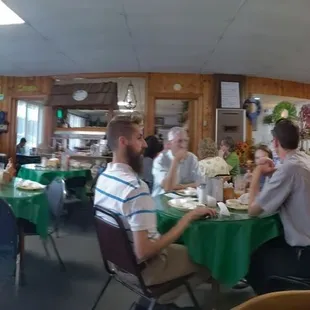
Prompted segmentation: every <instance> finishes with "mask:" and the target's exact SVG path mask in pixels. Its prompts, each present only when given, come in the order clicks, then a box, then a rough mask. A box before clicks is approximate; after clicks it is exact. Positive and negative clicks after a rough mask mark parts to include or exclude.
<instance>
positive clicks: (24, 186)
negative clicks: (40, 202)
mask: <svg viewBox="0 0 310 310" xmlns="http://www.w3.org/2000/svg"><path fill="white" fill-rule="evenodd" d="M45 187H46V186H45V185H42V184H40V183H38V182H33V181H28V180H26V181H20V182H19V183H18V184H17V186H16V188H17V189H21V190H24V191H36V190H40V189H44V188H45Z"/></svg>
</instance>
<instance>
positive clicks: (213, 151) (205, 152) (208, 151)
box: [198, 138, 219, 159]
mask: <svg viewBox="0 0 310 310" xmlns="http://www.w3.org/2000/svg"><path fill="white" fill-rule="evenodd" d="M218 154H219V151H218V149H217V146H216V144H215V142H214V141H213V140H212V139H210V138H205V139H203V140H201V141H200V142H199V145H198V156H199V158H200V159H205V158H208V157H216V156H218Z"/></svg>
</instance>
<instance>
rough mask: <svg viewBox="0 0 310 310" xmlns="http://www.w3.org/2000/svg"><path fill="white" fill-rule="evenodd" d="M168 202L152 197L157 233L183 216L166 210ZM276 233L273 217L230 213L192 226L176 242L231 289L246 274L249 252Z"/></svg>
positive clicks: (279, 227)
mask: <svg viewBox="0 0 310 310" xmlns="http://www.w3.org/2000/svg"><path fill="white" fill-rule="evenodd" d="M168 200H170V198H168V197H167V196H164V195H161V196H158V197H156V198H155V202H156V207H157V209H158V212H157V215H158V216H157V217H158V229H159V231H160V233H165V232H167V231H168V230H169V229H170V228H171V227H173V226H174V225H175V224H176V222H177V221H178V220H179V219H180V217H181V216H182V215H183V214H184V213H183V212H182V211H179V210H177V209H174V208H171V207H169V205H168V203H167V202H168ZM280 234H282V225H281V222H280V219H279V216H278V215H277V214H274V215H271V216H264V217H260V218H250V217H249V216H248V215H247V214H246V213H245V212H243V213H242V212H234V213H231V216H230V217H221V216H220V217H219V218H216V219H204V220H200V221H196V222H194V223H192V224H191V225H190V226H189V227H188V228H187V229H186V230H185V232H184V234H183V235H182V237H181V239H180V240H179V242H180V243H183V244H184V245H185V246H186V247H187V248H188V251H189V255H190V257H191V259H192V260H193V261H194V262H195V263H197V264H201V265H204V266H206V267H208V269H209V270H210V271H211V274H212V276H213V278H214V279H216V280H217V281H218V282H220V283H221V284H226V285H228V286H232V285H234V284H236V283H237V282H238V281H239V280H240V279H242V278H243V277H244V276H245V275H246V274H247V271H248V267H249V264H250V256H251V253H253V251H254V250H255V249H257V248H258V247H259V246H260V245H261V244H263V243H265V242H266V241H268V240H270V239H272V238H275V237H277V236H279V235H280ZM176 263H177V262H176Z"/></svg>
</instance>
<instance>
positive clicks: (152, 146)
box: [144, 136, 163, 159]
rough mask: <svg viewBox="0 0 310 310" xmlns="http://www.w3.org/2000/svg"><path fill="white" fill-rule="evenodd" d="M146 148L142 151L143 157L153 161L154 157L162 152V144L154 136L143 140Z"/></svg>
mask: <svg viewBox="0 0 310 310" xmlns="http://www.w3.org/2000/svg"><path fill="white" fill-rule="evenodd" d="M145 141H146V144H147V148H146V149H145V151H144V157H149V158H152V159H154V158H155V157H156V155H157V154H158V153H159V152H161V151H162V150H163V147H162V143H160V142H159V140H158V139H157V138H156V137H155V136H148V137H146V138H145Z"/></svg>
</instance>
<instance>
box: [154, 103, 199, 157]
mask: <svg viewBox="0 0 310 310" xmlns="http://www.w3.org/2000/svg"><path fill="white" fill-rule="evenodd" d="M194 103H195V101H194V100H181V99H156V101H155V131H154V132H155V134H156V135H158V136H161V137H162V138H163V139H164V141H167V134H168V132H169V130H170V129H171V128H173V127H183V128H185V129H186V130H187V132H188V136H189V150H190V151H191V152H193V153H196V143H195V130H194V129H195V126H194V123H195V122H194V121H195V118H194Z"/></svg>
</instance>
